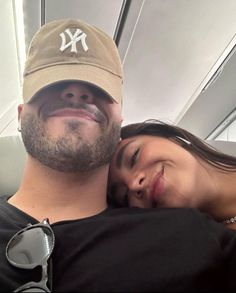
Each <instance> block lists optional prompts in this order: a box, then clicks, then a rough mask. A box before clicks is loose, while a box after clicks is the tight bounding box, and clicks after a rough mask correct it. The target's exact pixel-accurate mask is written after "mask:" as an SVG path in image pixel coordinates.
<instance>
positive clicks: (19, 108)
mask: <svg viewBox="0 0 236 293" xmlns="http://www.w3.org/2000/svg"><path fill="white" fill-rule="evenodd" d="M23 107H24V104H20V105H19V106H18V121H20V118H21V112H22V110H23Z"/></svg>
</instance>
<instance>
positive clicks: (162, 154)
mask: <svg viewBox="0 0 236 293" xmlns="http://www.w3.org/2000/svg"><path fill="white" fill-rule="evenodd" d="M203 165H204V164H203V162H202V161H201V162H200V160H199V159H196V158H195V157H194V156H193V155H192V154H191V153H190V152H188V151H187V150H185V149H184V148H182V147H181V146H180V145H178V144H177V143H175V142H173V141H171V140H169V139H166V138H162V137H157V136H149V135H139V136H135V137H131V138H128V139H125V140H122V141H121V142H120V144H119V145H118V147H117V150H116V152H115V154H114V156H113V158H112V161H111V165H110V174H109V192H110V193H111V195H112V197H113V198H114V199H115V201H116V202H117V203H118V204H119V205H121V206H127V205H128V206H136V207H142V208H151V207H193V208H199V207H200V206H201V204H202V203H203V201H205V200H206V198H205V197H203V194H204V196H205V193H206V192H204V191H206V190H205V187H206V186H205V184H204V181H206V174H207V171H206V168H204V166H203ZM200 195H202V196H200Z"/></svg>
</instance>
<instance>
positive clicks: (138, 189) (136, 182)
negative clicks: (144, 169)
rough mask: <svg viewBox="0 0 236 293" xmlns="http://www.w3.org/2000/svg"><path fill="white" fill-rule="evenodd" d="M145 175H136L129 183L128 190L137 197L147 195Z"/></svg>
mask: <svg viewBox="0 0 236 293" xmlns="http://www.w3.org/2000/svg"><path fill="white" fill-rule="evenodd" d="M145 178H146V177H145V174H144V173H141V172H140V173H138V174H134V175H133V176H132V177H131V178H130V180H129V182H128V188H129V191H130V193H131V194H132V195H133V196H135V197H139V198H140V197H142V196H143V195H144V193H145Z"/></svg>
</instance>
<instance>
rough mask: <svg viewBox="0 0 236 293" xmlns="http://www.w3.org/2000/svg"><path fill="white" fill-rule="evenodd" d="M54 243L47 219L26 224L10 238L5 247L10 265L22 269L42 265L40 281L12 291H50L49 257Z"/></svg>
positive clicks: (50, 272)
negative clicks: (37, 222) (33, 223)
mask: <svg viewBox="0 0 236 293" xmlns="http://www.w3.org/2000/svg"><path fill="white" fill-rule="evenodd" d="M54 245H55V237H54V233H53V231H52V228H51V227H50V225H49V221H48V219H45V220H43V222H42V223H39V224H35V225H31V224H28V225H27V227H26V228H24V229H22V230H20V231H19V232H17V233H16V234H15V235H14V236H13V237H12V238H11V239H10V241H9V242H8V244H7V247H6V257H7V260H8V261H9V263H10V264H11V265H13V266H15V267H17V268H22V269H34V268H36V267H37V266H41V267H42V278H41V281H40V282H29V283H26V284H24V285H22V286H20V287H19V288H17V289H16V290H15V291H14V292H51V291H52V261H51V260H49V258H50V256H51V254H52V251H53V248H54ZM48 260H49V264H48Z"/></svg>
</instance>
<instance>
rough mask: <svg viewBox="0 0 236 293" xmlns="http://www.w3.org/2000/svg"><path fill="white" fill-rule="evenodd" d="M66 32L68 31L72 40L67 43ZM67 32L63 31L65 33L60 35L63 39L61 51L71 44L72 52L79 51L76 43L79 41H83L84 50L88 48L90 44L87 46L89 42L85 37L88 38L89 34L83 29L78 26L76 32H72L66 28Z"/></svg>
mask: <svg viewBox="0 0 236 293" xmlns="http://www.w3.org/2000/svg"><path fill="white" fill-rule="evenodd" d="M65 33H67V35H68V36H69V38H70V41H69V42H68V43H67V44H66V36H65ZM65 33H64V32H63V33H61V34H60V37H61V39H62V42H61V48H60V51H62V52H63V51H65V50H66V49H67V48H68V47H70V46H71V52H75V53H77V48H76V43H77V42H79V41H81V44H82V47H83V49H84V51H87V50H88V46H87V44H86V42H85V39H86V37H87V35H86V34H85V33H84V32H83V31H81V30H80V29H78V28H77V30H76V31H75V33H74V34H72V33H71V31H70V30H69V29H66V30H65Z"/></svg>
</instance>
